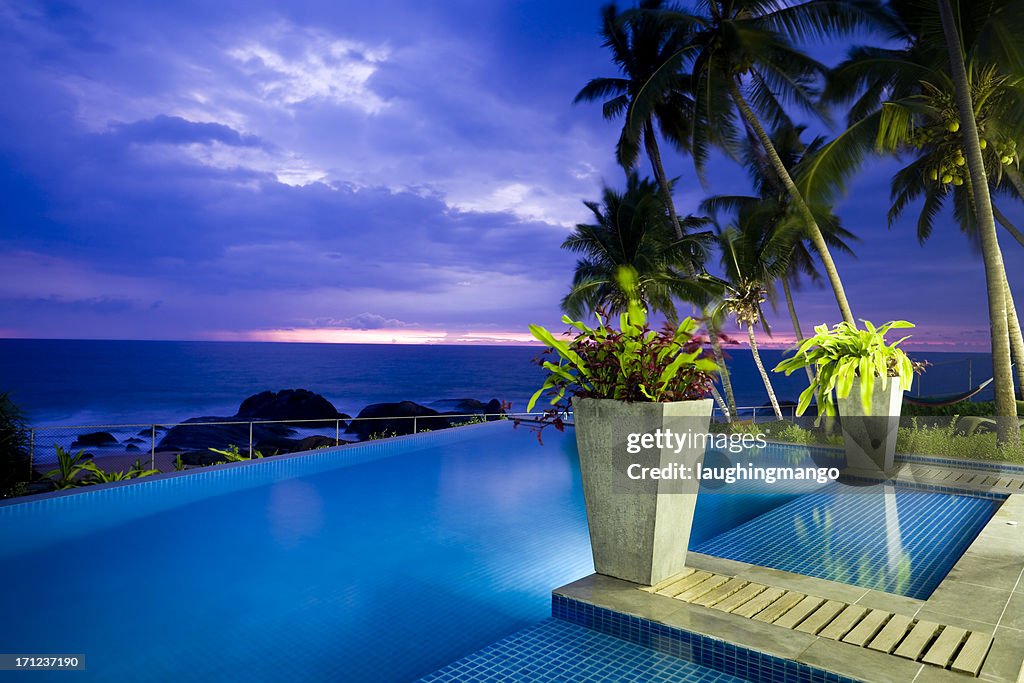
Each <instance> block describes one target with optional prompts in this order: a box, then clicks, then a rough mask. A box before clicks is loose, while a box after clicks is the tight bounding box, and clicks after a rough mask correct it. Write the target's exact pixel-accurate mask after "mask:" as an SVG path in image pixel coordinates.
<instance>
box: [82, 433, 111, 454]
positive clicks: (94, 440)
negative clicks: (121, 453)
mask: <svg viewBox="0 0 1024 683" xmlns="http://www.w3.org/2000/svg"><path fill="white" fill-rule="evenodd" d="M116 445H117V439H115V438H114V435H113V434H111V433H110V432H90V433H89V434H79V435H78V436H77V437H76V438H75V440H74V441H72V442H71V448H72V450H74V449H77V448H93V447H99V448H102V447H103V446H116Z"/></svg>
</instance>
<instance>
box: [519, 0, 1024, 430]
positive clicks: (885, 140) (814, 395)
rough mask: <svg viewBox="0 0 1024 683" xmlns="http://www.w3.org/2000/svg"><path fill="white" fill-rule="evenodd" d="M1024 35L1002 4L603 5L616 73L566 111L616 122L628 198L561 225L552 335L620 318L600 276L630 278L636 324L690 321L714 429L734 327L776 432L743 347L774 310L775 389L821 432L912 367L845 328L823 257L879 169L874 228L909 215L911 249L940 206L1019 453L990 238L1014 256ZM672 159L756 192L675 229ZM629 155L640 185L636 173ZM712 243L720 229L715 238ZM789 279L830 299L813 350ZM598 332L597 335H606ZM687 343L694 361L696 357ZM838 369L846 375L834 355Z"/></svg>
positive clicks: (845, 235) (1011, 357)
mask: <svg viewBox="0 0 1024 683" xmlns="http://www.w3.org/2000/svg"><path fill="white" fill-rule="evenodd" d="M1021 31H1024V3H1020V2H1015V1H1013V0H980V1H978V2H970V3H967V2H965V1H964V0H960V1H957V0H934V1H933V2H932V1H929V2H917V1H916V0H884V1H883V0H803V1H801V0H794V1H793V2H786V3H774V2H770V3H765V2H761V1H760V0H697V1H696V2H694V3H692V4H690V5H688V6H685V7H684V6H681V5H675V4H670V2H668V1H667V0H639V2H638V4H636V5H635V6H632V7H628V8H620V7H618V6H616V5H615V4H614V3H612V4H609V5H607V6H605V7H604V8H603V10H602V12H601V16H600V33H601V36H602V37H603V41H604V42H603V47H604V48H605V49H606V50H607V51H608V53H609V55H610V57H611V62H612V64H613V65H614V66H615V67H616V68H617V71H618V73H617V74H616V75H611V76H609V75H603V76H600V77H597V78H594V79H592V80H590V81H589V82H588V83H587V84H586V85H585V86H584V87H583V88H582V89H581V90H580V91H579V93H578V94H577V96H576V102H589V101H598V102H601V103H602V104H603V106H602V114H603V116H604V117H605V118H606V119H609V120H615V121H617V122H619V123H620V124H621V126H620V128H619V129H618V139H617V143H616V145H615V158H616V160H617V161H618V163H619V164H620V165H621V166H622V167H623V169H624V171H625V172H626V187H625V191H623V192H620V191H618V190H616V189H615V188H613V187H605V189H604V194H603V198H602V201H601V202H595V203H587V206H588V208H589V209H590V210H591V212H592V213H593V214H594V218H595V222H594V223H593V224H589V225H580V226H577V229H576V231H575V232H574V233H573V234H572V235H571V236H570V237H569V238H568V239H567V240H566V241H565V243H564V245H563V247H564V248H566V249H568V250H571V251H573V252H574V253H576V254H578V255H579V256H580V259H579V261H578V262H577V266H576V269H575V272H574V276H573V280H572V285H571V287H570V289H569V292H568V294H567V295H566V297H565V298H564V299H563V302H562V304H563V309H564V310H565V311H566V312H567V313H568V314H569V315H570V316H571V318H567V319H566V322H567V324H570V325H572V326H574V327H576V326H577V325H582V323H577V322H576V321H575V320H574V319H579V318H582V317H585V315H587V314H595V313H597V312H598V311H605V312H620V311H622V310H623V308H624V302H625V301H626V296H625V295H624V292H623V291H622V290H621V288H619V286H618V283H617V281H616V279H615V277H614V273H615V272H617V270H618V269H619V268H621V267H623V266H627V267H630V268H633V269H635V271H636V272H637V273H639V280H638V282H639V283H640V296H639V299H640V301H641V303H642V304H643V305H644V306H646V307H647V308H648V309H649V310H650V312H651V313H652V314H658V313H660V314H662V315H664V316H665V318H666V319H667V320H668V321H670V322H671V323H672V324H673V325H675V323H676V321H677V320H678V318H679V311H680V310H681V305H683V304H689V305H690V306H692V307H693V309H695V310H697V311H699V312H700V315H701V318H700V320H701V322H702V323H703V324H704V328H705V335H706V340H707V341H708V342H709V343H710V345H711V354H712V356H713V357H714V359H715V361H716V365H717V370H716V372H715V375H714V379H715V380H716V381H715V382H714V383H713V384H712V387H711V389H712V391H713V392H714V395H715V398H716V400H718V401H719V406H720V407H721V408H722V409H723V413H724V414H725V415H726V416H735V414H736V404H735V395H734V392H733V390H732V386H731V382H730V375H729V372H728V367H727V363H726V362H725V354H724V353H723V351H722V349H721V344H720V342H721V340H722V338H723V337H724V335H725V333H724V331H723V326H725V324H726V320H727V319H728V318H732V321H733V322H734V323H736V324H737V325H738V326H739V327H740V328H741V329H743V330H744V331H745V332H746V333H747V337H748V339H749V345H750V349H751V352H752V354H753V356H754V360H755V364H757V365H758V367H759V369H760V370H761V375H762V380H763V382H764V385H765V392H766V394H767V396H768V399H769V402H770V404H771V405H772V407H773V410H774V411H775V413H776V415H777V416H780V415H781V412H780V410H779V402H778V400H777V397H776V396H775V395H774V390H773V387H772V382H771V378H770V376H769V375H768V373H767V372H766V371H765V370H764V368H763V363H760V362H759V361H760V358H759V354H758V348H757V347H758V343H759V342H758V333H757V331H758V330H760V333H762V334H768V335H770V334H771V329H772V327H771V322H770V319H769V318H770V316H771V313H772V312H773V311H771V312H770V311H768V310H766V308H765V306H764V304H765V303H771V305H772V307H773V309H774V307H775V305H776V301H777V297H778V295H779V293H780V292H781V295H782V297H783V298H784V299H785V303H786V310H787V313H788V314H789V318H790V322H791V323H792V326H793V330H794V336H795V338H796V340H797V346H798V349H797V350H796V355H795V356H793V357H791V358H789V359H787V360H786V361H784V362H783V363H782V364H781V365H780V366H779V367H778V370H780V371H788V372H792V371H793V370H795V369H798V368H802V369H804V371H805V372H806V373H807V376H808V382H809V387H808V389H807V391H805V392H804V394H803V396H802V397H801V401H800V407H801V410H803V409H806V408H807V407H808V404H809V403H810V402H811V401H816V402H817V403H818V405H819V410H820V411H821V412H822V413H828V412H829V411H830V410H832V409H833V407H834V396H835V394H836V389H839V390H840V395H843V391H845V390H847V388H848V386H850V385H851V383H852V382H853V380H854V379H857V378H861V379H862V380H863V381H862V383H861V386H862V388H864V387H869V388H870V387H871V385H872V384H873V383H874V379H875V378H876V377H880V378H881V381H882V382H883V383H884V382H887V381H888V378H889V377H890V376H893V377H895V378H896V380H897V381H899V382H900V383H901V385H903V386H904V387H905V388H909V382H910V376H911V372H912V370H913V369H914V366H913V364H912V363H911V361H910V360H909V358H907V357H906V354H905V353H904V352H903V351H902V350H900V349H899V348H897V345H898V342H897V343H896V344H887V343H886V342H885V341H884V334H885V332H886V331H888V330H889V329H892V328H899V327H903V326H905V325H904V324H903V323H900V322H896V323H889V324H887V325H884V326H881V327H879V328H875V327H874V326H872V325H871V324H870V323H864V325H863V327H858V323H857V321H856V319H855V317H854V314H853V307H852V306H851V303H850V302H849V300H848V298H847V295H846V290H845V288H844V286H843V281H842V278H841V276H840V272H839V268H838V267H837V265H836V262H835V260H834V259H833V256H832V255H833V253H847V254H849V253H851V244H852V243H853V242H854V241H855V240H856V239H857V238H856V235H855V234H854V233H853V232H851V231H849V230H847V229H846V228H844V226H842V224H841V222H840V220H839V218H838V216H837V215H836V213H835V212H834V210H833V207H834V205H835V203H836V201H837V200H838V199H839V198H840V197H841V195H842V194H843V193H844V192H845V191H846V189H847V187H848V186H849V183H850V181H851V179H852V177H853V175H854V174H855V173H856V172H857V171H858V170H859V169H860V168H861V165H862V164H863V162H864V161H865V160H866V159H867V158H868V157H869V156H889V157H895V158H897V159H900V160H901V161H902V162H903V168H901V169H900V170H899V171H897V172H896V174H895V175H894V176H893V178H892V194H891V207H890V210H889V221H890V224H894V223H895V222H897V221H898V220H899V218H900V217H901V216H902V215H903V214H905V213H907V212H908V211H910V210H914V211H917V212H918V219H917V231H918V237H919V239H920V240H921V241H922V242H924V241H925V240H927V239H928V238H929V236H930V235H931V234H932V232H933V230H934V228H935V227H936V224H937V221H938V217H939V215H940V212H941V211H942V210H943V208H944V206H945V207H946V208H948V209H951V210H952V216H953V218H954V221H955V224H956V225H957V226H958V227H959V229H960V230H961V231H962V232H963V233H964V234H965V236H966V237H967V239H968V240H969V243H970V244H971V245H972V248H973V250H974V252H975V253H978V254H980V255H981V257H982V262H983V267H984V273H985V277H986V289H987V295H988V307H987V309H988V313H989V321H990V331H991V343H992V353H993V365H994V376H995V377H994V380H995V381H994V385H995V401H994V404H995V412H996V413H997V414H998V415H1000V416H1005V417H1006V418H1007V419H1006V420H1003V421H999V423H998V425H996V431H997V437H996V438H997V439H998V443H999V444H1001V445H1005V446H1015V444H1018V443H1019V442H1020V435H1019V431H1018V428H1017V420H1016V419H1013V418H1015V417H1016V414H1017V404H1016V403H1015V401H1014V393H1015V391H1014V376H1013V372H1012V370H1011V362H1016V365H1017V374H1018V381H1019V382H1020V384H1021V385H1022V386H1024V336H1022V335H1021V332H1020V323H1019V320H1018V316H1017V314H1016V311H1015V309H1014V302H1013V296H1012V291H1011V287H1010V281H1009V279H1008V278H1007V273H1006V269H1005V267H1004V266H1003V259H1002V251H1001V248H1000V244H999V240H998V235H997V232H996V230H997V227H998V228H999V229H1000V230H1001V232H1002V234H1003V235H1004V236H1011V237H1012V239H1013V240H1014V241H1013V242H1011V244H1013V246H1014V247H1015V248H1016V247H1019V246H1024V232H1022V231H1021V230H1019V229H1018V228H1017V227H1016V226H1015V225H1013V223H1012V222H1011V221H1010V219H1009V218H1008V217H1007V213H1006V212H1005V211H1002V210H1000V206H1001V205H1006V204H1008V203H1011V202H1015V203H1020V202H1022V201H1024V177H1022V175H1021V173H1020V155H1019V152H1018V150H1019V149H1024V44H1022V43H1021V42H1020V41H1019V39H1018V38H1017V37H1016V36H1019V35H1020V32H1021ZM854 39H855V40H857V41H864V40H865V39H869V40H872V41H874V42H873V43H869V44H866V45H854V46H852V47H849V50H848V53H847V57H846V58H845V59H843V60H840V63H839V64H837V65H835V66H833V67H830V66H829V65H826V64H824V63H822V62H819V61H818V60H816V59H814V58H813V57H812V56H811V54H810V53H809V51H808V46H809V45H811V44H812V43H815V42H818V43H826V44H832V45H834V44H836V42H839V41H852V40H854ZM847 44H848V45H849V44H850V42H847ZM836 107H845V113H844V118H845V119H846V121H845V123H846V126H845V129H843V130H840V131H839V132H838V133H837V134H836V135H835V136H834V137H832V138H829V137H826V136H817V137H814V138H813V139H810V140H809V141H805V140H804V136H805V135H807V130H808V126H809V125H810V126H816V127H817V128H818V129H820V128H821V124H823V123H824V124H826V125H830V124H831V112H832V110H833V109H834V108H836ZM800 119H803V120H800ZM666 149H670V150H672V152H673V155H674V156H678V155H683V156H689V157H690V159H691V160H692V163H693V167H694V169H695V172H696V176H697V178H699V179H701V180H702V181H704V180H705V177H706V170H707V166H708V160H709V159H710V158H711V156H712V155H713V154H724V155H726V156H727V157H730V158H732V159H734V160H735V161H737V162H739V163H740V164H741V165H742V166H744V167H745V168H746V169H747V171H748V174H749V175H750V180H751V187H752V190H753V191H752V192H751V193H749V194H747V193H743V192H742V191H741V192H735V191H732V192H730V193H728V194H716V195H711V196H710V197H708V198H707V199H705V200H704V201H703V202H701V203H700V204H699V205H698V206H697V211H696V212H694V213H689V214H687V212H686V211H680V210H679V208H678V207H677V206H676V204H675V198H674V192H673V190H674V188H675V187H676V186H677V185H678V184H679V181H678V180H677V179H674V178H673V175H672V173H671V172H670V170H669V169H668V168H667V165H668V163H667V162H668V161H669V160H670V158H671V157H670V156H666V155H665V154H664V150H666ZM715 150H717V152H716V151H715ZM644 157H646V161H647V163H648V165H649V168H650V170H651V173H652V174H653V179H652V180H645V179H644V178H642V176H641V175H640V174H639V172H638V169H639V168H640V167H641V161H642V159H643V158H644ZM730 189H732V188H730ZM681 216H683V217H682V218H681ZM708 226H714V228H715V229H714V235H713V236H714V239H713V240H710V239H709V238H708V233H709V227H708ZM872 246H873V245H872ZM968 253H969V252H968ZM802 279H807V280H809V281H810V282H812V283H815V284H817V283H822V284H826V283H827V285H828V286H829V287H830V288H831V290H832V292H833V294H834V297H835V300H836V307H837V314H838V317H839V318H840V320H841V321H842V322H841V323H840V324H839V325H836V326H835V327H833V328H831V329H829V328H828V326H827V325H826V326H823V327H822V326H819V327H817V328H816V332H815V335H814V337H812V338H811V339H810V340H807V339H804V335H803V331H802V329H801V327H800V320H799V316H798V312H797V301H795V299H794V295H793V290H794V289H795V288H796V286H798V285H799V284H800V282H801V280H802ZM606 317H607V316H606V315H605V316H604V317H599V318H598V328H595V329H602V328H604V327H605V320H606ZM588 329H589V328H588ZM576 330H577V331H581V330H582V328H580V327H576ZM688 334H692V335H694V336H691V337H690V340H691V341H690V342H689V343H690V344H691V345H692V344H693V343H695V341H696V340H697V339H698V337H697V336H695V333H692V332H688ZM538 338H539V337H538ZM551 339H552V340H553V339H554V337H551ZM545 341H546V342H547V343H549V345H551V344H550V340H548V339H545ZM858 345H859V346H858ZM552 346H553V345H552ZM567 348H568V347H567ZM839 349H843V353H847V354H849V355H848V356H847V357H848V358H852V359H854V360H852V361H849V362H847V361H845V360H841V359H840V355H834V354H838V353H839ZM830 354H833V355H830ZM865 359H866V360H865ZM862 360H863V361H864V363H863V365H862ZM876 361H877V362H881V363H882V364H883V365H882V366H876V365H875V363H876ZM880 367H881V368H882V369H881V370H880V369H879V368H880ZM823 373H824V374H823ZM549 388H552V387H549ZM719 388H720V389H721V390H722V391H721V394H724V397H723V396H720V395H719V392H718V391H717V390H718V389H719ZM556 400H557V399H556Z"/></svg>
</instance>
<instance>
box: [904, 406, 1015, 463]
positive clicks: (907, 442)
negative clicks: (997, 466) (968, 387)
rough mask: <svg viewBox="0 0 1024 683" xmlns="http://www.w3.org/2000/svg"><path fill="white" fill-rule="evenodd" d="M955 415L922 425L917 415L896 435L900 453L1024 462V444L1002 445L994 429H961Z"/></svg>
mask: <svg viewBox="0 0 1024 683" xmlns="http://www.w3.org/2000/svg"><path fill="white" fill-rule="evenodd" d="M957 422H958V421H957V419H956V416H954V417H953V418H952V419H950V420H949V421H948V423H947V424H941V423H939V424H934V425H922V424H918V420H917V418H916V417H914V418H911V419H910V423H911V424H910V426H909V427H900V431H899V436H898V437H897V439H896V452H897V453H914V454H919V455H939V456H944V457H947V458H964V459H968V460H1005V461H1007V462H1017V463H1021V462H1024V444H1021V443H1018V444H1010V445H1007V446H1003V447H1002V448H1000V447H999V446H997V445H996V435H995V433H993V432H974V433H972V434H964V433H962V432H959V431H958V429H957V427H958V425H957Z"/></svg>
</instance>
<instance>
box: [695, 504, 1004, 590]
mask: <svg viewBox="0 0 1024 683" xmlns="http://www.w3.org/2000/svg"><path fill="white" fill-rule="evenodd" d="M999 504H1000V501H996V500H991V499H988V498H975V497H972V496H954V495H948V494H944V493H929V492H925V491H916V490H910V489H905V488H894V487H884V486H872V487H849V486H836V485H830V486H828V487H827V488H825V490H822V491H819V492H816V493H808V494H806V495H803V496H799V497H797V498H795V499H793V500H791V501H790V502H787V503H785V504H783V505H781V506H779V507H776V508H775V509H773V510H770V511H768V512H766V513H764V514H762V515H760V516H758V517H756V518H754V519H752V520H750V521H748V522H745V523H744V524H741V525H739V526H736V527H735V528H733V529H730V530H729V531H726V532H724V533H721V534H718V535H716V536H714V537H712V538H710V539H707V540H698V541H697V542H695V543H691V544H690V549H691V550H696V551H697V552H701V553H706V554H708V555H714V556H716V557H726V558H729V559H732V560H738V561H740V562H749V563H750V564H756V565H761V566H764V567H773V568H775V569H782V570H785V571H788V572H793V573H796V574H805V575H807V576H816V577H818V578H822V579H829V580H832V581H839V582H842V583H848V584H853V585H855V586H862V587H864V588H873V589H875V590H880V591H885V592H887V593H896V594H898V595H906V596H908V597H911V598H917V599H918V600H926V599H927V598H928V596H930V595H931V594H932V591H934V590H935V588H936V587H938V585H939V583H941V581H942V579H944V578H945V577H946V574H948V573H949V570H950V569H952V568H953V565H954V564H956V562H957V560H959V559H960V556H961V555H963V553H964V551H965V550H967V547H968V546H969V545H970V544H971V542H972V541H973V540H974V538H975V537H976V536H977V535H978V532H980V531H981V529H982V527H984V526H985V524H987V523H988V521H989V519H991V518H992V515H994V514H995V511H996V510H997V509H998V507H999Z"/></svg>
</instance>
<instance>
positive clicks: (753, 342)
mask: <svg viewBox="0 0 1024 683" xmlns="http://www.w3.org/2000/svg"><path fill="white" fill-rule="evenodd" d="M747 335H748V336H749V337H750V353H751V354H752V355H753V356H754V365H756V366H757V371H758V372H760V373H761V381H762V382H764V388H765V390H766V391H767V392H768V400H769V401H771V403H772V410H774V411H775V417H776V418H778V419H780V420H781V419H782V410H781V409H780V408H779V400H778V399H777V398H775V389H773V388H772V380H771V379H770V378H769V377H768V373H767V372H766V371H765V369H764V363H762V362H761V354H760V353H758V352H757V338H756V337H754V326H753V325H747Z"/></svg>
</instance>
